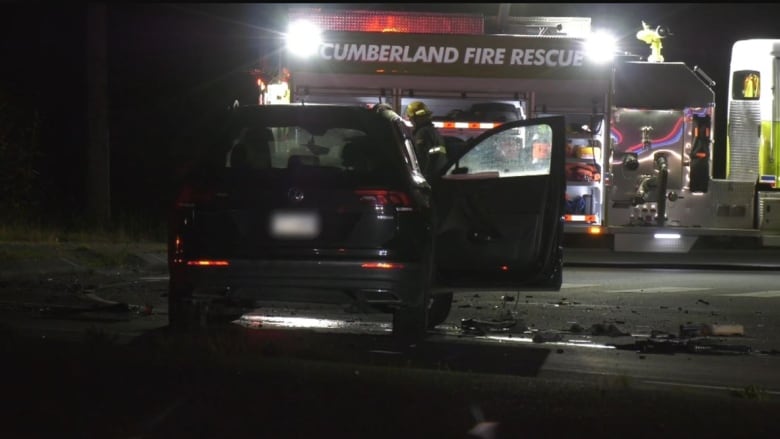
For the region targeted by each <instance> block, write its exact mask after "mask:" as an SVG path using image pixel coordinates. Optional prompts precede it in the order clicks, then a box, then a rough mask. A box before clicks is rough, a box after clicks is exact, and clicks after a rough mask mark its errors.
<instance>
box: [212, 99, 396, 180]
mask: <svg viewBox="0 0 780 439" xmlns="http://www.w3.org/2000/svg"><path fill="white" fill-rule="evenodd" d="M235 116H236V117H234V118H232V120H231V122H230V129H229V134H228V136H229V138H228V140H227V142H228V145H226V152H225V154H224V157H223V160H224V163H223V165H224V167H225V168H230V169H242V170H253V171H258V172H263V171H265V170H272V169H277V170H285V169H286V170H295V169H307V170H309V171H311V172H340V173H350V174H355V175H358V176H361V177H362V179H363V180H364V182H365V180H376V181H377V182H386V181H387V180H388V179H397V178H398V177H399V176H400V175H401V171H402V169H403V162H402V157H401V154H402V152H401V148H400V146H399V145H400V143H399V142H401V137H400V133H397V132H395V130H394V128H393V125H392V124H391V123H390V122H389V120H387V119H386V118H384V117H382V116H380V115H378V114H376V113H373V112H371V111H367V110H364V109H362V108H357V107H356V108H351V107H343V108H342V107H324V106H309V107H303V106H278V107H275V106H267V107H247V108H243V109H241V111H239V112H238V113H237V114H236V115H235Z"/></svg>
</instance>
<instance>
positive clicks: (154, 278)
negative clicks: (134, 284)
mask: <svg viewBox="0 0 780 439" xmlns="http://www.w3.org/2000/svg"><path fill="white" fill-rule="evenodd" d="M138 280H144V281H147V282H157V281H163V280H168V275H167V274H165V275H162V276H144V277H139V278H138Z"/></svg>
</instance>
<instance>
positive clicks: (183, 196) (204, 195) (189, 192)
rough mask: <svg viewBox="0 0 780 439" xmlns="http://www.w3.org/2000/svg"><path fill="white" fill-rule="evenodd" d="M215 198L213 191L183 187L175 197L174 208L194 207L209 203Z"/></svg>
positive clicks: (191, 186)
mask: <svg viewBox="0 0 780 439" xmlns="http://www.w3.org/2000/svg"><path fill="white" fill-rule="evenodd" d="M215 197H216V191H215V190H213V189H202V188H197V187H195V186H193V185H187V186H184V187H183V188H182V189H181V191H179V196H178V197H176V204H175V206H176V207H195V206H197V205H199V204H205V203H209V202H211V201H213V200H214V198H215Z"/></svg>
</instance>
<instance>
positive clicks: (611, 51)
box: [585, 31, 617, 63]
mask: <svg viewBox="0 0 780 439" xmlns="http://www.w3.org/2000/svg"><path fill="white" fill-rule="evenodd" d="M616 50H617V40H616V39H615V37H614V36H613V35H612V34H610V33H608V32H605V31H596V32H593V33H592V34H591V35H590V36H589V37H588V39H587V41H586V42H585V53H586V56H587V57H588V59H590V60H591V61H593V62H596V63H605V62H609V61H612V59H613V58H614V57H615V52H616Z"/></svg>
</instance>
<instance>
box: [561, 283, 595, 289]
mask: <svg viewBox="0 0 780 439" xmlns="http://www.w3.org/2000/svg"><path fill="white" fill-rule="evenodd" d="M600 285H601V284H567V283H564V284H563V285H561V289H564V288H566V289H568V288H590V287H598V286H600Z"/></svg>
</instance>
